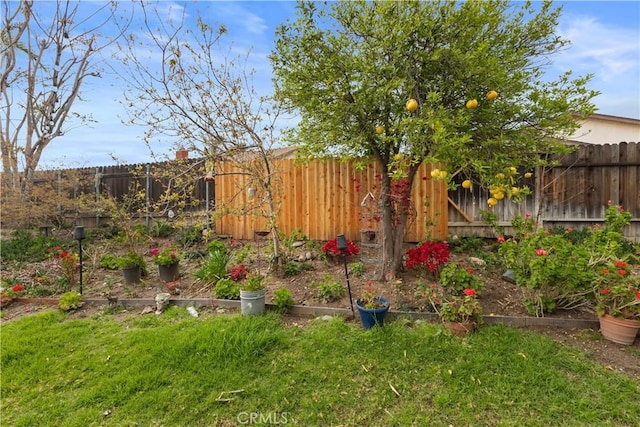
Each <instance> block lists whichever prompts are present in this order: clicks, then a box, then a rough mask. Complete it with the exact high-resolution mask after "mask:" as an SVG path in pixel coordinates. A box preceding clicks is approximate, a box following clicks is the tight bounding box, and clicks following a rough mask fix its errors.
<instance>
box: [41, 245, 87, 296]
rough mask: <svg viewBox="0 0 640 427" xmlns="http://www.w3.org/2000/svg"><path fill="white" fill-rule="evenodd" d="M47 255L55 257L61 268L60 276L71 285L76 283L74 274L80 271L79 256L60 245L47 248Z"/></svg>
mask: <svg viewBox="0 0 640 427" xmlns="http://www.w3.org/2000/svg"><path fill="white" fill-rule="evenodd" d="M47 256H49V257H53V258H55V259H56V260H57V261H58V263H59V264H60V267H61V268H62V277H63V278H64V280H65V281H66V282H67V284H68V285H69V286H71V287H73V286H75V285H76V281H77V278H76V275H77V273H78V272H79V271H80V264H79V263H80V256H79V255H78V254H77V253H75V252H73V251H69V250H67V249H63V248H61V247H60V246H56V247H53V248H48V249H47Z"/></svg>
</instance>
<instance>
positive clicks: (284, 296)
mask: <svg viewBox="0 0 640 427" xmlns="http://www.w3.org/2000/svg"><path fill="white" fill-rule="evenodd" d="M273 303H274V304H275V305H276V310H277V311H278V313H286V312H287V311H289V309H290V308H291V307H292V306H293V304H295V301H294V300H293V297H292V296H291V291H290V290H289V289H287V288H279V289H277V290H276V291H275V292H274V293H273Z"/></svg>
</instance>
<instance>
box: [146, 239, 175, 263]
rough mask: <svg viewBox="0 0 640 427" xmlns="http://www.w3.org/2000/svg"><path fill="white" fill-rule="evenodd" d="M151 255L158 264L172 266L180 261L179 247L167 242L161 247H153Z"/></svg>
mask: <svg viewBox="0 0 640 427" xmlns="http://www.w3.org/2000/svg"><path fill="white" fill-rule="evenodd" d="M151 256H152V257H153V262H155V263H156V264H157V265H163V266H165V267H169V266H172V265H173V264H177V263H178V262H179V261H180V257H179V253H178V249H176V247H175V246H171V245H169V244H165V245H164V246H163V247H162V248H161V249H160V248H153V249H151Z"/></svg>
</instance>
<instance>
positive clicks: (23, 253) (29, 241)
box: [2, 229, 69, 263]
mask: <svg viewBox="0 0 640 427" xmlns="http://www.w3.org/2000/svg"><path fill="white" fill-rule="evenodd" d="M68 243H69V242H63V241H60V240H57V239H54V238H52V237H46V236H43V235H40V234H36V233H35V232H32V231H31V230H25V229H18V230H15V231H14V232H13V233H12V234H11V239H8V240H2V261H3V263H4V262H8V261H20V262H39V261H43V260H44V259H45V258H46V257H47V249H48V248H50V247H53V246H65V244H68Z"/></svg>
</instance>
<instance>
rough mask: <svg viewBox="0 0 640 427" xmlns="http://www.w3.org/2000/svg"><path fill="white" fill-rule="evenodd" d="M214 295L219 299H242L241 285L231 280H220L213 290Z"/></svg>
mask: <svg viewBox="0 0 640 427" xmlns="http://www.w3.org/2000/svg"><path fill="white" fill-rule="evenodd" d="M213 294H214V295H215V297H216V298H219V299H240V285H238V283H236V282H234V281H233V280H231V279H227V278H224V279H220V280H218V282H217V283H216V286H215V287H214V288H213Z"/></svg>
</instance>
